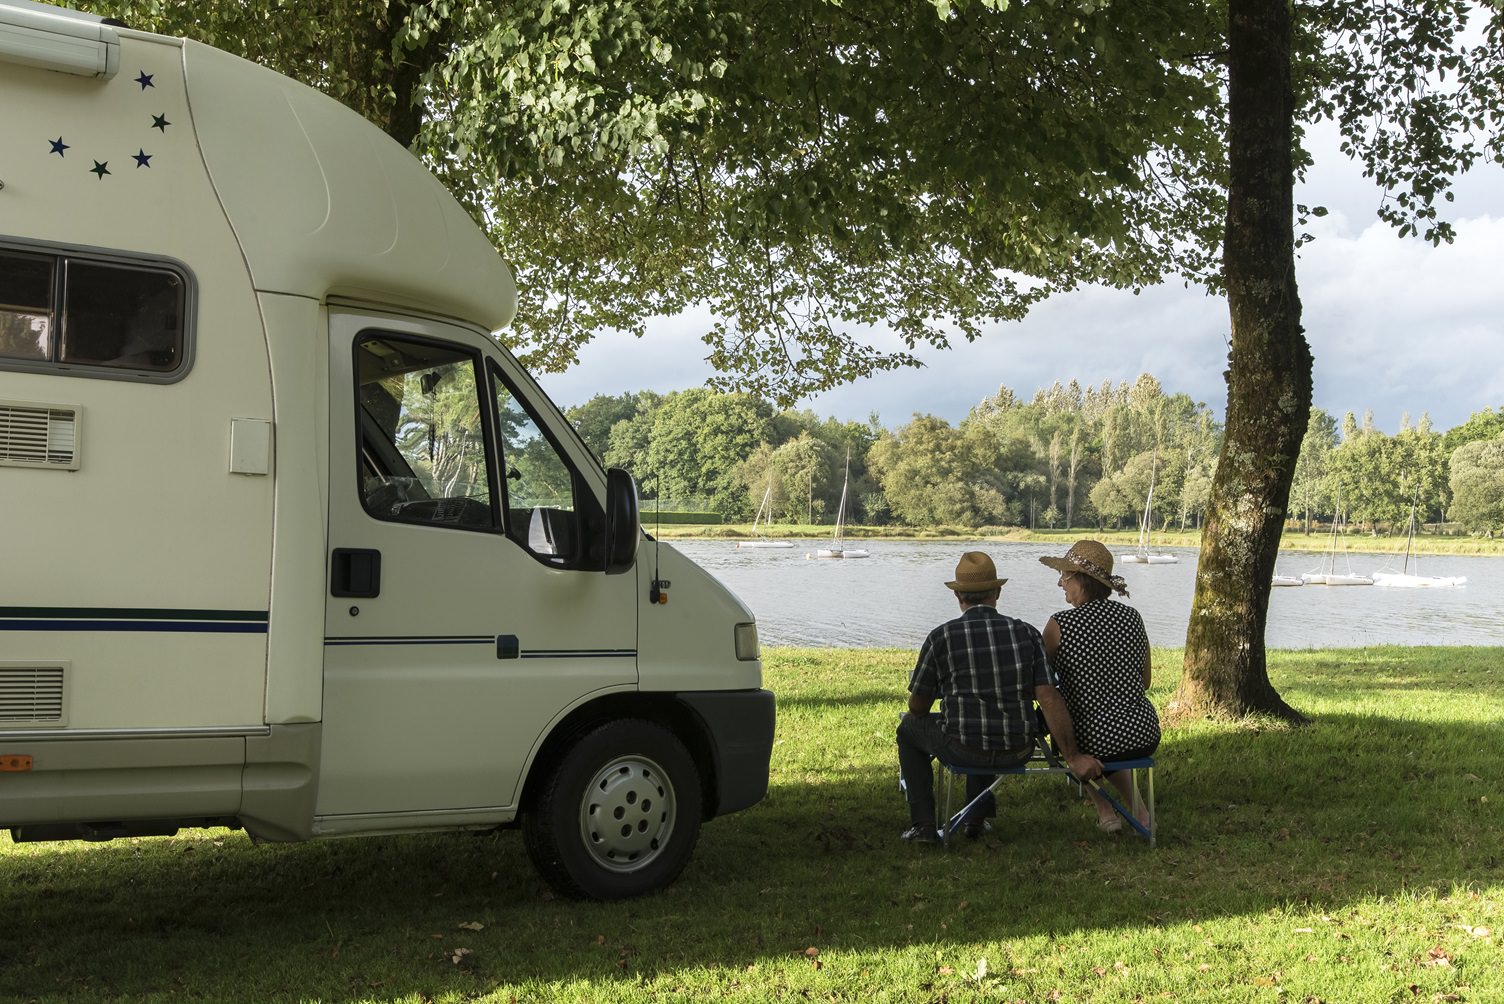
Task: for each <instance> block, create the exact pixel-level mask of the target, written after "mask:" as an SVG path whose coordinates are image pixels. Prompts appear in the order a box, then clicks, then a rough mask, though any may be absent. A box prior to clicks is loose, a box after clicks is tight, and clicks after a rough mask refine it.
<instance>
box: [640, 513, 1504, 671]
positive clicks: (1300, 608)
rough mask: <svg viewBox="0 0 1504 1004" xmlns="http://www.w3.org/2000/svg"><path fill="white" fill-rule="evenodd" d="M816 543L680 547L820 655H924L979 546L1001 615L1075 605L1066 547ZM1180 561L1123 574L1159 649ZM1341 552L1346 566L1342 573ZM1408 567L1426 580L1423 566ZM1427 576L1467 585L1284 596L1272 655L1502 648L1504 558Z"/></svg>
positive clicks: (1362, 560) (1272, 611)
mask: <svg viewBox="0 0 1504 1004" xmlns="http://www.w3.org/2000/svg"><path fill="white" fill-rule="evenodd" d="M820 543H821V542H819V541H795V544H794V548H793V549H792V550H738V549H737V547H736V545H735V543H734V542H731V541H725V540H679V541H674V542H673V543H672V544H668V543H665V544H664V546H665V547H668V546H672V547H674V548H676V549H678V550H679V551H681V552H682V553H684V554H685V555H687V556H688V557H690V558H692V559H693V560H694V561H695V562H697V563H698V564H699V565H701V566H702V567H704V568H706V569H708V570H709V571H710V572H711V573H712V574H714V575H715V576H716V577H717V578H718V579H720V580H721V581H722V582H724V583H725V584H726V585H727V586H729V587H730V588H731V589H732V590H733V591H735V593H736V594H737V595H738V596H740V597H741V598H742V600H743V601H744V602H745V603H746V604H747V605H748V606H750V607H751V608H752V610H753V612H754V613H756V615H757V623H758V635H759V637H760V638H761V640H762V643H763V644H764V645H801V646H817V647H822V648H827V647H828V648H867V647H898V648H917V647H918V645H919V643H920V642H921V641H923V640H924V636H925V634H926V633H927V632H928V631H929V630H930V628H932V627H934V626H935V625H936V624H938V623H940V622H941V621H943V620H946V619H947V618H950V617H954V616H955V615H956V612H957V608H956V602H955V600H954V599H953V598H952V594H951V592H950V590H948V589H946V588H945V582H946V581H947V580H949V579H951V578H952V577H953V575H954V571H955V566H956V561H957V559H959V558H960V556H961V553H962V552H963V551H968V550H982V551H986V552H988V553H989V554H991V555H992V557H993V560H994V561H996V562H997V566H998V575H1000V576H1003V577H1005V578H1007V579H1008V580H1009V581H1008V584H1007V585H1006V586H1004V587H1003V595H1002V599H1001V600H1000V601H999V603H998V606H999V608H1000V609H1001V610H1002V611H1003V612H1004V613H1007V614H1010V615H1012V616H1014V617H1021V618H1022V619H1024V620H1026V621H1029V622H1030V623H1032V624H1034V625H1036V626H1039V627H1041V628H1042V627H1043V626H1044V623H1045V621H1046V620H1048V619H1049V616H1050V615H1051V614H1052V613H1054V612H1055V611H1057V610H1060V609H1063V608H1064V607H1065V605H1066V604H1065V596H1064V593H1062V591H1061V590H1060V588H1059V587H1058V586H1057V585H1055V581H1056V578H1057V573H1056V572H1055V571H1054V570H1052V569H1050V568H1047V567H1045V566H1044V565H1041V564H1040V563H1039V561H1038V558H1039V557H1040V555H1046V554H1050V555H1057V556H1058V555H1061V554H1063V553H1064V552H1065V546H1066V545H1063V544H1059V545H1054V544H1019V543H1003V542H998V541H964V540H947V541H897V540H872V541H847V545H848V546H850V547H861V548H865V549H866V550H868V551H870V552H871V557H868V558H861V559H846V560H843V561H833V560H819V559H806V558H805V554H807V553H812V552H813V551H814V549H815V548H816V547H818V546H820ZM1164 550H1166V551H1170V552H1173V553H1175V554H1178V555H1179V557H1180V562H1179V563H1178V564H1174V565H1121V564H1120V565H1119V566H1118V568H1117V569H1116V571H1118V573H1119V574H1121V575H1122V576H1123V577H1124V578H1125V579H1127V581H1128V589H1129V592H1130V593H1131V596H1130V598H1129V600H1128V601H1127V602H1129V603H1130V604H1132V605H1133V606H1135V607H1137V608H1138V610H1139V612H1140V613H1141V614H1142V615H1143V617H1144V624H1145V626H1146V627H1147V628H1148V631H1149V641H1150V642H1151V644H1153V645H1156V646H1166V647H1178V646H1181V645H1183V644H1185V630H1186V623H1187V621H1188V620H1189V619H1190V611H1191V594H1192V591H1193V586H1194V580H1195V574H1196V555H1197V552H1196V551H1195V550H1194V549H1190V548H1165V549H1164ZM1320 561H1321V556H1320V555H1316V554H1310V553H1282V554H1281V555H1280V557H1279V563H1278V566H1277V569H1276V570H1277V571H1278V572H1279V574H1282V575H1297V576H1298V575H1299V574H1300V573H1301V572H1306V571H1311V570H1313V569H1314V568H1315V567H1316V566H1317V565H1318V564H1319V563H1320ZM1347 562H1350V563H1351V570H1352V571H1354V572H1358V573H1360V574H1364V575H1367V574H1371V573H1372V572H1374V571H1376V570H1378V569H1379V568H1382V567H1384V566H1386V565H1392V566H1394V567H1398V563H1397V561H1396V560H1395V556H1394V555H1392V554H1371V553H1361V552H1356V551H1354V552H1352V553H1351V554H1350V555H1349V556H1348V558H1347ZM1347 562H1345V561H1344V559H1343V558H1342V557H1341V556H1339V557H1338V559H1337V570H1338V571H1339V572H1345V571H1347V570H1348V569H1347V568H1346V567H1344V566H1345V565H1346V563H1347ZM1411 571H1412V572H1413V571H1415V568H1414V567H1412V568H1411ZM1420 571H1421V572H1422V573H1423V574H1426V575H1464V576H1467V584H1466V585H1463V586H1459V587H1453V588H1438V589H1393V588H1384V587H1379V586H1300V587H1289V588H1277V589H1275V590H1274V591H1273V594H1272V595H1271V597H1270V601H1269V625H1268V631H1267V633H1266V636H1265V641H1266V644H1267V645H1268V646H1269V647H1270V648H1286V649H1301V648H1356V647H1362V646H1366V645H1504V617H1501V616H1500V610H1499V607H1500V597H1501V595H1504V558H1498V557H1491V558H1478V557H1455V556H1449V555H1435V556H1432V555H1423V556H1422V557H1421V559H1420Z"/></svg>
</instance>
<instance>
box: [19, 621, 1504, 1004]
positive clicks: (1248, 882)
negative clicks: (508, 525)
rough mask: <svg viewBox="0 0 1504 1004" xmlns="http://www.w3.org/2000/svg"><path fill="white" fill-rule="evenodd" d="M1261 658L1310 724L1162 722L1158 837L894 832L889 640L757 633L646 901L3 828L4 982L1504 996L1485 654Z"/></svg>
mask: <svg viewBox="0 0 1504 1004" xmlns="http://www.w3.org/2000/svg"><path fill="white" fill-rule="evenodd" d="M1179 658H1180V654H1179V653H1178V652H1176V651H1173V650H1161V651H1157V652H1156V653H1155V668H1156V681H1157V682H1156V686H1155V688H1154V691H1153V695H1152V696H1153V697H1154V698H1155V700H1156V703H1158V704H1159V705H1161V706H1163V704H1164V702H1165V700H1166V699H1167V698H1168V695H1169V692H1170V688H1171V686H1172V685H1173V683H1174V679H1175V677H1176V675H1177V673H1178V666H1179ZM1272 658H1273V664H1272V675H1273V678H1274V682H1275V684H1276V686H1277V687H1278V688H1279V690H1280V691H1281V693H1282V694H1283V695H1284V696H1285V697H1286V698H1287V699H1289V700H1290V702H1291V703H1292V704H1294V705H1295V706H1296V707H1298V708H1300V709H1301V710H1303V711H1304V712H1306V713H1307V714H1308V715H1310V716H1311V717H1312V718H1313V720H1314V724H1313V725H1312V726H1310V727H1308V728H1304V729H1298V730H1291V729H1287V728H1284V727H1281V726H1278V725H1275V724H1272V723H1254V724H1242V725H1231V724H1226V723H1218V722H1211V721H1207V722H1197V723H1193V724H1191V725H1187V726H1181V727H1177V728H1175V729H1172V730H1170V731H1169V732H1168V733H1167V736H1166V739H1165V742H1164V745H1163V746H1162V747H1161V751H1160V756H1159V760H1160V768H1159V770H1158V771H1157V791H1158V801H1159V808H1160V838H1161V839H1160V847H1159V848H1158V849H1157V850H1153V851H1151V850H1149V849H1148V848H1147V847H1145V846H1144V845H1143V844H1142V843H1141V842H1139V841H1137V840H1135V839H1134V838H1132V837H1129V836H1126V835H1122V834H1120V835H1117V836H1109V835H1104V834H1101V833H1099V832H1098V831H1097V830H1096V828H1095V826H1094V825H1093V822H1092V820H1093V815H1092V813H1091V811H1090V810H1089V809H1087V808H1085V807H1084V806H1082V805H1081V804H1079V803H1078V802H1077V801H1075V799H1074V798H1073V797H1072V795H1071V794H1070V789H1069V787H1068V786H1067V785H1065V784H1064V783H1061V782H1060V781H1059V780H1057V779H1053V778H1033V779H1014V780H1013V781H1012V782H1010V783H1011V785H1012V786H1011V787H1008V788H1005V789H1004V794H1005V797H1004V800H1003V805H1002V808H1001V814H1000V817H999V826H998V829H997V830H996V831H995V832H994V833H993V834H991V835H990V836H988V837H985V838H983V839H982V840H980V841H977V842H976V843H965V844H963V845H962V846H960V847H959V848H958V849H957V850H954V851H952V852H948V853H947V852H940V851H937V850H936V849H934V848H931V847H911V846H907V845H904V844H901V843H900V842H899V841H898V839H897V834H898V832H899V830H900V829H902V827H903V826H904V824H905V822H906V813H905V810H904V808H903V803H902V800H901V798H900V795H899V793H898V790H897V785H896V779H895V766H894V748H893V728H894V725H895V722H896V716H897V714H898V711H899V709H900V707H901V700H900V695H901V693H902V688H903V682H904V679H905V676H906V672H907V669H908V666H909V662H910V659H911V654H910V653H907V652H901V651H893V650H885V651H828V650H820V651H816V650H788V649H784V650H774V651H772V652H770V653H769V654H768V657H767V682H768V684H769V686H771V687H772V688H773V689H774V690H776V691H777V692H778V695H779V702H780V704H779V712H780V717H779V724H778V738H777V745H776V747H775V750H774V759H773V779H772V788H771V791H770V792H769V794H768V797H767V798H766V799H765V800H764V801H763V802H762V803H761V804H760V805H758V806H757V807H755V808H753V809H751V810H749V811H746V812H743V813H738V814H735V815H733V816H729V817H727V818H725V819H719V820H715V821H712V822H711V823H709V824H707V825H706V826H705V829H704V831H703V833H702V836H701V843H700V847H699V849H698V851H697V852H696V855H695V858H694V860H693V861H692V862H691V864H690V866H689V868H688V870H687V871H686V872H685V874H684V876H683V877H682V878H681V879H680V880H679V881H678V882H677V883H676V884H675V885H674V886H672V887H671V888H670V889H669V890H667V891H666V892H665V893H663V894H660V895H657V896H654V897H650V898H647V899H643V900H638V901H634V902H630V903H619V904H609V905H600V904H589V903H586V904H581V903H571V902H566V901H562V900H558V899H555V898H553V897H552V896H550V895H549V893H548V892H547V891H546V889H545V888H544V887H543V886H542V884H541V883H540V882H539V881H538V879H537V878H536V877H535V876H534V875H533V873H532V872H531V871H530V870H529V869H528V866H527V863H526V860H525V857H524V855H523V852H522V847H521V841H520V839H519V838H518V835H517V834H516V833H514V832H505V833H500V834H493V835H486V836H454V835H435V836H414V837H402V838H367V839H363V840H349V841H331V842H325V843H311V844H303V845H281V846H267V845H263V846H253V845H252V844H251V843H250V842H249V841H248V840H247V839H246V838H245V837H244V836H243V835H242V834H239V833H233V834H232V833H227V832H224V831H217V832H216V831H195V832H191V833H185V834H183V835H181V836H179V837H177V838H173V839H142V840H128V841H117V842H114V843H109V844H101V845H87V844H77V843H72V844H41V845H32V844H27V845H19V846H17V845H11V844H10V843H8V842H7V841H6V840H0V1000H3V1001H6V1002H11V1001H30V1000H46V1001H65V1000H66V1001H106V1000H111V1001H113V1000H129V1001H181V1000H203V1001H282V1000H289V1001H290V1000H322V1001H404V1002H409V1001H410V1002H418V1001H443V1002H451V1001H453V1002H458V1001H486V1002H498V1004H499V1002H511V1001H514V1000H515V1001H529V1002H530V1001H555V1000H561V1001H600V1002H615V1001H695V1002H702V1001H708V1000H736V1001H769V1000H778V1001H853V1002H855V1001H869V1000H870V1001H904V1002H909V1001H913V1002H942V1001H943V1002H973V1001H975V1002H982V1001H987V1002H995V1001H1015V1000H1022V1001H1028V1002H1031V1004H1033V1002H1049V1001H1066V1002H1071V1001H1074V1002H1088V1001H1090V1002H1123V1004H1127V1002H1140V1001H1142V1002H1150V1001H1164V1000H1177V1001H1198V1002H1199V1001H1216V1002H1221V1001H1240V1002H1241V1001H1250V1002H1264V1001H1268V1002H1284V1001H1290V1002H1311V1001H1323V1002H1328V1004H1334V1002H1339V1001H1340V1002H1363V1004H1369V1002H1376V1001H1377V1002H1411V1001H1420V1002H1433V1001H1472V1002H1478V1004H1485V1002H1497V1001H1501V1000H1504V953H1501V951H1500V942H1501V938H1504V726H1501V724H1500V723H1501V721H1504V657H1501V654H1500V651H1499V650H1497V649H1420V648H1416V649H1402V648H1383V649H1367V650H1354V651H1340V652H1339V651H1327V652H1320V651H1317V652H1300V653H1276V654H1274V655H1273V657H1272ZM0 790H3V785H0ZM460 949H468V950H469V951H468V952H465V953H461V952H460V951H459V950H460ZM456 958H457V959H458V961H457V962H456V961H454V960H455V959H456ZM984 961H985V970H983V969H982V963H983V962H984Z"/></svg>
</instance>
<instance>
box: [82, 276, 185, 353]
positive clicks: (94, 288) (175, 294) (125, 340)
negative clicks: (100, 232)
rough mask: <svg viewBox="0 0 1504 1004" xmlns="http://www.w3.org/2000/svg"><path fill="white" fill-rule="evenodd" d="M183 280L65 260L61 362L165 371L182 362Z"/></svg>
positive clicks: (175, 277)
mask: <svg viewBox="0 0 1504 1004" xmlns="http://www.w3.org/2000/svg"><path fill="white" fill-rule="evenodd" d="M182 318H183V281H182V280H181V279H179V278H178V277H177V276H176V275H174V274H173V273H171V272H164V271H161V270H159V269H152V268H136V267H133V266H127V265H114V264H104V263H102V262H82V261H69V262H67V264H66V273H65V275H64V278H63V338H62V346H61V359H62V361H63V362H65V363H80V364H83V365H87V366H115V367H120V368H122V369H133V370H154V371H156V372H158V373H166V372H169V371H171V370H175V369H177V368H178V363H179V362H180V361H181V360H182V358H183V323H182Z"/></svg>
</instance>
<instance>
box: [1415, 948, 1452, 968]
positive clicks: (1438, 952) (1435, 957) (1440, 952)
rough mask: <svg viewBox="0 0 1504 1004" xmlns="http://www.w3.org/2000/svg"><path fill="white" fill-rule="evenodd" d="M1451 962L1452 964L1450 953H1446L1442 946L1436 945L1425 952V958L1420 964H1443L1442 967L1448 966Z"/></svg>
mask: <svg viewBox="0 0 1504 1004" xmlns="http://www.w3.org/2000/svg"><path fill="white" fill-rule="evenodd" d="M1451 964H1452V957H1451V956H1450V955H1448V954H1447V950H1446V949H1445V948H1442V947H1441V946H1440V945H1437V946H1436V947H1435V948H1433V949H1431V950H1430V951H1429V952H1427V953H1426V959H1425V961H1424V962H1422V963H1421V965H1423V966H1443V967H1444V966H1450V965H1451Z"/></svg>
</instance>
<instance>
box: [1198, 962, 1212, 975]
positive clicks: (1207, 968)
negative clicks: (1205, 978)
mask: <svg viewBox="0 0 1504 1004" xmlns="http://www.w3.org/2000/svg"><path fill="white" fill-rule="evenodd" d="M1211 971H1212V967H1211V963H1209V962H1203V963H1201V965H1199V966H1197V967H1196V972H1198V973H1209V972H1211Z"/></svg>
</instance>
